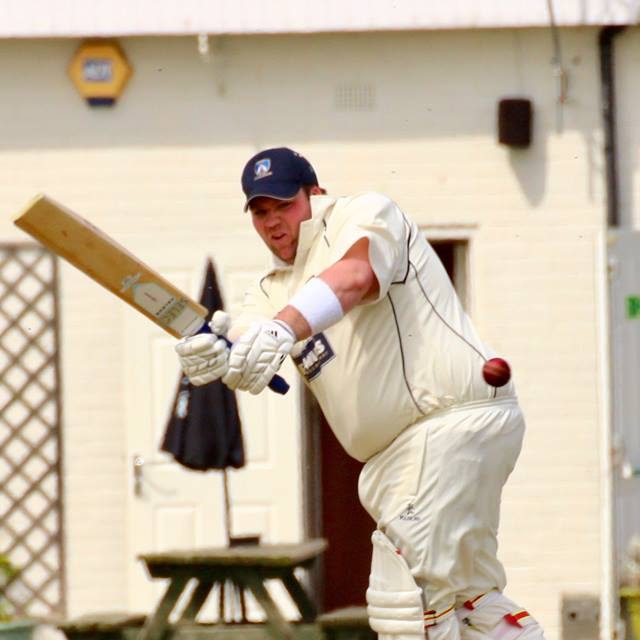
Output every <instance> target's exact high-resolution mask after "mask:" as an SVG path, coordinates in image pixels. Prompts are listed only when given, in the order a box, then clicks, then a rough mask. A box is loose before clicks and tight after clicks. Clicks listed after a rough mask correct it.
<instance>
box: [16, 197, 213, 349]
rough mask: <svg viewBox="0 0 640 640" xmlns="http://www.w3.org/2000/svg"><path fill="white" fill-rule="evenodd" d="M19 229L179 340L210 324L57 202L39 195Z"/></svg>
mask: <svg viewBox="0 0 640 640" xmlns="http://www.w3.org/2000/svg"><path fill="white" fill-rule="evenodd" d="M14 224H16V226H18V227H20V229H22V230H23V231H26V232H27V233H28V234H29V235H31V236H33V237H34V238H35V239H36V240H38V241H39V242H40V243H42V244H43V245H44V246H45V247H47V248H48V249H50V250H51V251H53V252H54V253H55V254H57V255H59V256H60V257H61V258H64V259H65V260H66V261H67V262H69V263H70V264H72V265H73V266H74V267H76V268H78V269H80V271H83V272H84V273H86V274H87V275H88V276H89V277H90V278H92V279H93V280H95V281H96V282H97V283H98V284H100V285H102V286H103V287H105V288H106V289H108V290H109V291H111V292H112V293H114V294H115V295H117V296H118V297H119V298H121V299H122V300H124V301H125V302H126V303H127V304H129V305H131V306H132V307H134V308H135V309H137V310H138V311H140V313H143V314H144V315H146V316H147V317H148V318H150V319H151V320H152V321H153V322H155V323H156V324H157V325H158V326H160V327H162V328H163V329H164V330H165V331H167V332H168V333H170V334H171V335H173V336H175V337H176V338H181V337H185V336H190V335H193V334H195V333H197V332H198V330H199V329H200V327H201V326H202V325H203V323H204V322H205V319H206V316H207V309H206V308H205V307H204V306H202V305H201V304H199V303H198V302H196V301H195V300H192V299H191V298H189V297H188V296H187V295H185V294H184V293H183V292H182V291H180V290H179V289H177V288H176V287H174V286H173V285H172V284H171V283H170V282H169V281H167V280H166V279H165V278H163V277H162V276H161V275H160V274H159V273H157V272H156V271H154V270H153V269H151V267H149V266H147V265H146V264H144V263H143V262H141V261H140V260H138V259H137V258H136V257H135V256H134V255H133V254H131V253H130V252H129V251H127V249H125V248H124V247H123V246H121V245H120V244H118V243H117V242H116V241H115V240H113V239H112V238H110V237H109V236H108V235H107V234H106V233H104V232H102V231H101V230H100V229H98V228H97V227H95V226H94V225H93V224H91V223H90V222H89V221H88V220H85V219H84V218H82V217H81V216H79V215H77V214H76V213H74V212H73V211H71V210H70V209H68V208H67V207H65V206H63V205H61V204H60V203H58V202H56V201H55V200H52V199H51V198H49V197H47V196H45V195H39V196H37V197H36V198H35V199H34V200H32V201H31V202H30V203H29V204H28V205H27V207H26V208H25V209H24V210H23V211H22V212H21V213H20V214H19V215H18V216H17V217H16V218H15V219H14Z"/></svg>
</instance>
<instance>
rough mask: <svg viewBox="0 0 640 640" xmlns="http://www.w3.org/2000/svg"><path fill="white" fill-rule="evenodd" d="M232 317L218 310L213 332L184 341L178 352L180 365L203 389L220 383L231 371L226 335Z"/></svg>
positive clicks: (195, 383) (213, 323)
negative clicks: (204, 386) (224, 337)
mask: <svg viewBox="0 0 640 640" xmlns="http://www.w3.org/2000/svg"><path fill="white" fill-rule="evenodd" d="M229 324H230V318H229V315H228V314H227V313H225V312H224V311H216V312H215V313H214V314H213V318H212V319H211V322H210V323H209V326H210V328H211V331H212V332H213V333H200V334H198V335H197V336H192V337H190V338H183V339H182V340H180V342H178V344H176V346H175V349H176V352H177V354H178V359H179V360H180V366H181V367H182V370H183V371H184V373H185V375H186V376H187V378H189V382H191V384H193V385H195V386H197V387H199V386H202V385H203V384H208V383H209V382H213V381H214V380H219V379H220V378H222V376H223V375H224V374H225V373H227V370H228V369H229V347H228V346H227V342H226V340H224V339H222V338H221V337H220V336H225V335H226V333H227V331H228V330H229Z"/></svg>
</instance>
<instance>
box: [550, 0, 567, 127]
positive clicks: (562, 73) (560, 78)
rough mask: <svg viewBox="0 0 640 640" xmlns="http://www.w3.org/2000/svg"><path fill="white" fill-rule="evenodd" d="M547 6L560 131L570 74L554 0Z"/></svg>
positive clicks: (557, 120)
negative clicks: (557, 23)
mask: <svg viewBox="0 0 640 640" xmlns="http://www.w3.org/2000/svg"><path fill="white" fill-rule="evenodd" d="M547 8H548V10H549V25H550V27H551V42H552V47H553V56H552V58H551V66H552V68H553V75H554V77H555V79H556V84H557V86H556V95H557V97H556V126H557V130H558V132H559V133H561V132H562V130H563V125H564V119H563V116H564V112H563V107H564V105H565V104H566V102H567V100H568V91H567V90H568V80H569V78H568V75H567V71H566V69H565V68H564V66H563V64H562V47H561V45H560V34H559V32H558V27H557V25H556V20H555V15H554V10H553V0H547Z"/></svg>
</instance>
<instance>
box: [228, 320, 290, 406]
mask: <svg viewBox="0 0 640 640" xmlns="http://www.w3.org/2000/svg"><path fill="white" fill-rule="evenodd" d="M295 340H296V337H295V335H294V333H293V331H292V330H291V328H290V327H289V325H287V324H286V323H285V322H282V321H280V320H265V321H262V322H256V323H254V324H253V325H252V326H251V327H250V328H249V330H248V331H246V332H245V333H243V334H242V335H241V336H240V337H239V338H238V339H237V340H236V341H235V342H234V344H233V347H232V348H231V351H230V353H229V370H228V371H227V373H226V374H225V375H224V376H223V378H222V382H224V383H225V384H226V385H227V386H228V387H229V388H231V389H240V390H242V391H249V392H250V393H253V394H256V393H260V392H261V391H262V390H263V389H264V388H265V387H266V386H267V384H269V382H270V380H271V378H273V376H274V375H275V374H276V372H277V371H278V369H280V366H281V365H282V363H283V362H284V360H285V358H286V357H287V355H289V353H290V351H291V349H292V348H293V344H294V342H295Z"/></svg>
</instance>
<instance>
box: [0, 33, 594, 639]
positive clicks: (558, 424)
mask: <svg viewBox="0 0 640 640" xmlns="http://www.w3.org/2000/svg"><path fill="white" fill-rule="evenodd" d="M596 38H597V32H596V30H593V29H582V30H573V31H567V32H563V46H564V55H565V60H567V62H568V66H569V73H570V100H569V102H568V103H567V104H566V105H565V107H564V111H563V120H564V125H563V128H562V130H559V128H558V126H557V122H556V115H557V114H556V105H555V97H556V96H555V82H554V78H553V75H552V70H551V67H550V66H549V61H550V58H551V55H552V52H551V48H550V38H549V34H548V33H547V32H546V31H543V30H520V31H477V32H433V33H398V34H370V35H366V34H350V35H335V36H331V35H324V36H290V37H284V36H282V37H280V36H278V37H236V38H225V39H222V40H220V41H216V42H213V43H212V51H213V55H212V58H211V60H210V61H209V62H208V63H207V62H205V61H203V59H201V58H200V57H199V55H198V53H197V47H196V41H195V39H193V38H173V39H171V38H162V39H160V38H135V39H123V40H122V41H121V44H122V45H123V47H124V49H125V51H126V52H127V54H128V56H129V58H130V61H131V63H132V64H133V67H134V75H133V78H132V80H131V83H130V85H129V87H128V88H127V90H126V92H125V94H124V96H123V97H122V99H121V101H120V102H119V103H118V104H117V106H115V107H114V108H113V109H102V110H91V109H89V108H88V107H87V106H85V104H84V103H83V102H82V100H81V99H80V98H79V96H78V95H77V94H76V93H75V91H74V88H73V87H72V85H71V83H70V81H69V80H68V79H67V77H66V76H65V68H66V65H67V64H68V61H69V59H70V57H71V55H72V53H73V51H74V50H75V48H76V46H77V42H74V41H65V40H60V41H52V40H44V41H1V42H0V81H1V84H0V86H1V87H2V99H1V100H0V173H1V175H2V176H3V178H4V179H3V180H1V181H0V207H1V208H2V211H4V212H5V215H4V216H3V217H2V218H0V238H2V239H3V240H12V239H17V238H18V237H21V236H20V235H19V233H18V232H17V231H16V230H15V229H14V228H13V227H12V226H11V224H10V214H12V213H13V212H15V211H16V210H17V209H19V208H20V207H21V206H22V205H23V204H24V202H25V201H26V200H27V199H28V198H29V197H31V196H32V194H33V193H34V192H36V191H41V190H42V191H45V192H48V193H49V194H51V195H52V196H54V197H56V198H58V199H60V200H61V201H63V202H65V203H67V204H68V205H69V206H71V207H72V208H74V209H76V210H78V211H79V212H83V213H84V214H85V215H87V216H88V217H90V218H91V219H92V220H94V221H95V222H96V223H97V224H98V225H99V226H101V227H103V228H104V229H105V230H107V231H108V232H110V233H112V234H113V235H115V236H116V237H117V238H119V239H120V240H121V241H122V242H123V244H125V245H126V246H127V247H129V248H130V249H131V250H133V251H134V252H135V253H137V254H138V255H139V256H141V257H142V258H144V259H146V260H148V261H149V262H151V263H152V264H154V263H155V264H157V263H158V260H159V259H162V260H161V261H162V262H163V263H166V264H169V263H171V264H172V265H174V266H175V267H176V268H199V265H200V264H201V263H202V261H203V260H204V256H205V254H206V253H210V254H211V255H212V256H213V257H214V258H215V260H216V264H217V267H218V270H219V272H220V274H219V275H220V277H221V280H222V284H223V286H224V285H225V270H227V269H231V268H232V267H233V268H240V267H242V265H243V264H244V263H245V261H246V260H247V259H248V258H247V256H251V258H250V261H251V262H252V263H254V262H255V261H256V260H261V259H262V253H261V251H262V250H261V248H260V247H259V245H258V242H257V241H256V239H255V238H254V236H253V234H252V231H251V229H250V225H249V223H248V220H247V219H246V218H245V217H243V215H242V213H241V204H242V199H241V197H240V193H239V187H238V175H239V172H240V169H241V167H242V165H243V163H244V161H245V160H246V158H247V157H248V156H249V155H250V154H251V153H252V152H253V151H254V150H256V149H258V148H261V147H264V146H271V145H281V144H287V145H291V146H293V147H296V148H298V149H300V150H301V151H303V152H304V153H305V155H307V156H308V157H309V158H310V159H311V160H312V161H313V163H314V165H315V166H316V168H317V171H318V174H319V176H320V178H321V180H322V182H323V183H324V186H325V187H327V188H328V189H329V190H330V191H331V192H333V193H347V192H351V191H359V190H368V189H375V190H380V191H384V192H386V193H387V194H389V195H390V196H392V197H394V198H395V199H396V200H397V201H398V202H399V203H400V204H401V205H402V206H403V207H404V208H405V209H406V211H407V212H408V213H410V215H412V216H413V217H414V218H415V219H416V220H417V221H419V222H420V223H421V224H424V225H442V226H446V227H454V226H455V227H458V226H460V225H463V226H464V227H463V228H464V229H467V230H468V235H469V237H470V240H471V245H472V263H471V265H470V267H471V274H470V285H471V295H472V300H473V304H472V309H471V311H472V313H473V316H474V319H475V321H476V323H477V325H478V328H479V330H480V332H481V334H482V335H483V336H484V337H485V339H486V340H487V341H488V342H489V343H491V344H492V345H493V346H494V347H495V348H496V349H497V350H498V351H499V352H501V353H503V354H504V355H505V356H506V357H507V358H508V359H509V360H510V361H511V363H512V365H513V368H514V371H515V380H516V384H517V386H518V388H519V394H520V397H521V399H522V404H523V406H524V409H525V411H526V415H527V418H528V424H529V431H528V435H527V438H526V441H525V446H524V450H523V454H522V458H521V461H520V464H519V466H518V468H517V470H516V471H515V473H514V475H513V478H512V480H511V482H510V484H509V485H508V487H507V490H506V493H505V498H504V509H503V519H502V533H501V548H500V554H501V557H502V558H503V560H504V561H505V563H506V566H507V570H508V576H509V586H508V592H509V594H510V595H512V596H513V597H514V598H515V599H516V600H518V601H522V603H523V604H524V605H525V606H526V607H528V608H529V609H530V610H531V611H532V612H533V613H534V615H536V616H537V617H538V618H539V619H540V620H541V621H542V623H543V624H544V626H545V627H546V629H547V631H548V637H549V639H550V640H555V639H556V638H558V637H559V625H560V613H559V611H560V605H561V598H562V596H563V594H565V593H574V592H586V593H592V594H598V593H599V592H600V590H601V586H602V584H603V576H602V571H601V556H600V554H601V541H602V535H603V532H602V530H601V513H600V510H601V505H600V500H599V496H600V480H599V464H600V456H601V455H602V452H601V451H600V450H599V443H600V437H601V430H602V429H604V428H605V425H603V424H601V423H600V422H599V418H598V416H599V411H600V409H601V406H600V404H599V403H600V401H601V400H600V399H601V389H600V388H599V386H598V384H599V377H598V376H599V367H600V366H602V365H601V362H599V359H598V357H597V353H598V350H597V342H598V339H599V338H598V333H597V318H598V308H597V287H598V282H599V274H598V267H599V265H598V264H597V262H596V256H597V246H598V243H599V242H600V237H601V233H602V229H603V223H604V220H603V217H604V207H603V198H604V194H603V178H602V154H601V150H600V138H601V134H600V120H599V84H598V75H597V73H598V66H597V40H596ZM512 95H519V96H527V97H531V98H532V99H533V102H534V109H535V130H534V144H533V146H532V147H531V148H530V149H528V150H520V151H510V150H508V149H506V148H504V147H501V146H499V145H498V144H497V143H496V106H497V101H498V100H499V99H500V98H502V97H505V96H512ZM344 96H347V97H349V96H351V97H352V98H353V99H354V100H355V102H353V103H351V106H355V107H358V104H360V109H361V110H357V109H355V110H354V109H351V110H349V109H344V108H341V107H339V102H340V99H341V98H344ZM358 99H359V100H361V102H360V103H358ZM347 103H348V101H347ZM347 106H348V105H347ZM257 256H260V258H258V257H257ZM61 286H62V298H61V313H62V322H61V327H62V349H63V351H62V363H63V371H62V373H63V385H64V386H63V390H64V442H65V486H66V495H65V502H66V515H67V520H66V527H67V528H66V534H67V556H68V557H67V577H68V599H69V605H70V607H69V608H70V613H71V614H77V613H82V612H86V611H89V610H96V609H114V608H115V609H117V608H119V607H121V606H123V603H124V602H126V597H125V592H126V586H127V585H126V584H125V573H126V572H125V570H124V567H125V565H126V561H127V559H126V557H125V556H126V547H125V531H124V530H125V527H126V522H125V519H124V506H123V505H124V501H125V500H124V497H125V492H126V491H127V490H128V485H127V483H128V476H127V474H128V469H127V461H126V459H125V457H124V451H123V443H124V440H125V434H124V432H123V424H124V416H123V410H124V409H123V387H122V379H123V371H124V370H125V368H126V367H131V366H135V363H134V362H131V360H130V359H129V358H128V357H127V353H125V352H124V350H123V344H124V335H123V327H124V320H123V318H124V316H125V314H127V313H130V311H129V310H127V309H126V308H124V307H123V306H122V305H121V304H120V303H119V302H118V301H117V300H116V299H115V298H111V297H109V296H107V295H105V294H104V293H103V292H102V291H100V290H99V289H98V288H97V287H96V286H95V285H94V284H93V283H91V282H90V281H89V280H88V279H86V278H85V277H84V276H82V275H79V274H77V273H76V272H74V271H73V270H72V269H70V268H67V267H63V268H62V271H61ZM105 346H106V348H105ZM172 375H173V374H172ZM89 381H90V382H89ZM300 464H301V461H300V460H292V461H291V465H292V468H293V469H294V470H297V468H298V465H300ZM296 472H297V471H296ZM290 518H291V526H292V527H299V520H300V514H299V513H292V514H290ZM96 576H100V580H96Z"/></svg>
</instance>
